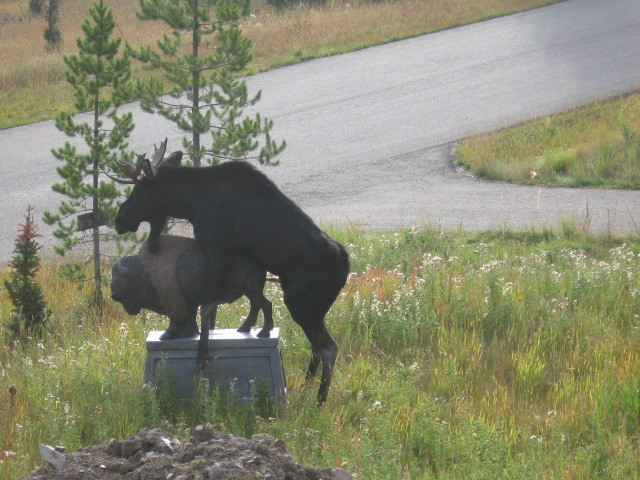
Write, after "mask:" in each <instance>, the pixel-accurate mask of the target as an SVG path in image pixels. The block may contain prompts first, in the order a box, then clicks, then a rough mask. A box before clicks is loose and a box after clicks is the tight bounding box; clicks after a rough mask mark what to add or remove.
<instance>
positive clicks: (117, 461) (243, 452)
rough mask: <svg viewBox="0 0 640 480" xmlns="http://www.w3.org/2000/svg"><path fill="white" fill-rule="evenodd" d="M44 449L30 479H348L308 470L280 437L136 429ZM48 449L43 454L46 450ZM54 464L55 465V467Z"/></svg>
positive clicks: (340, 473) (206, 430)
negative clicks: (66, 448) (81, 444)
mask: <svg viewBox="0 0 640 480" xmlns="http://www.w3.org/2000/svg"><path fill="white" fill-rule="evenodd" d="M43 448H44V449H45V452H44V455H43V456H44V457H46V458H49V460H48V461H49V462H51V464H48V463H46V464H45V465H43V466H42V467H40V468H38V469H37V470H34V471H33V472H31V474H30V475H29V476H27V477H25V479H29V480H85V479H86V480H89V479H109V480H115V479H127V480H128V479H131V480H250V479H265V480H266V479H272V480H348V479H351V478H352V477H351V475H350V474H348V473H347V472H346V471H344V470H342V469H328V468H309V467H304V466H302V465H300V464H298V463H296V462H295V461H294V460H293V458H292V457H291V455H289V454H288V453H287V450H286V449H285V444H284V442H283V441H282V440H277V439H275V438H273V437H270V436H269V435H254V436H253V437H252V438H251V440H248V439H246V438H242V437H234V436H233V435H227V434H223V433H218V432H215V431H214V430H213V429H211V428H209V427H202V426H199V427H196V429H195V430H194V432H193V436H192V437H190V438H179V437H174V436H173V435H170V434H168V433H167V432H164V431H163V430H160V429H153V430H141V431H140V432H139V433H137V434H135V435H130V436H129V437H127V439H126V440H123V441H118V440H111V441H108V442H103V443H99V444H97V445H92V446H89V447H85V448H81V449H80V450H78V451H77V452H75V453H64V452H62V451H61V450H62V449H60V448H59V447H56V450H57V451H53V449H47V447H43ZM47 452H48V453H47ZM53 464H58V465H59V467H58V468H56V467H55V466H54V465H53Z"/></svg>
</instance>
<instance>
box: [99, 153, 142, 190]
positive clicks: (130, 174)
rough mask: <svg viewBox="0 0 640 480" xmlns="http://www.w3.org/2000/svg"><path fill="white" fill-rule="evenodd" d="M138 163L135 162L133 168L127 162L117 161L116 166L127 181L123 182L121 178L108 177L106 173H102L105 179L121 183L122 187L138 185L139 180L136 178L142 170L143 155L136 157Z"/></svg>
mask: <svg viewBox="0 0 640 480" xmlns="http://www.w3.org/2000/svg"><path fill="white" fill-rule="evenodd" d="M137 157H138V161H137V162H136V166H135V167H134V166H133V165H131V164H130V163H128V162H121V161H119V160H117V163H118V166H119V167H120V170H122V173H124V174H125V175H126V176H127V178H128V179H129V180H125V179H123V178H117V177H114V176H112V175H109V174H108V173H107V172H104V173H105V175H106V176H107V177H109V178H110V179H111V180H113V181H114V182H117V183H122V184H124V185H133V184H138V183H140V179H139V178H138V176H139V175H140V171H141V170H142V164H143V163H144V161H145V160H146V158H145V155H144V154H143V155H137Z"/></svg>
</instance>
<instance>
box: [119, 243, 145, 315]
mask: <svg viewBox="0 0 640 480" xmlns="http://www.w3.org/2000/svg"><path fill="white" fill-rule="evenodd" d="M111 274H112V279H111V298H112V299H113V300H115V301H116V302H120V303H121V304H122V306H123V307H124V309H125V310H126V311H127V313H128V314H129V315H137V314H138V313H140V310H141V309H142V308H146V307H147V302H148V299H146V298H144V294H143V293H142V292H144V291H146V290H147V289H146V288H142V287H143V285H141V283H143V282H148V279H146V278H145V276H144V275H143V274H144V267H143V265H142V260H140V257H139V256H138V255H127V256H126V257H122V258H120V259H119V260H118V261H117V262H116V264H115V265H114V266H113V269H112V270H111Z"/></svg>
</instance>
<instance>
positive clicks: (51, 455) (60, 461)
mask: <svg viewBox="0 0 640 480" xmlns="http://www.w3.org/2000/svg"><path fill="white" fill-rule="evenodd" d="M40 456H41V457H42V459H43V460H44V461H45V462H47V463H48V464H49V465H51V466H53V467H54V468H62V467H63V466H64V464H65V463H66V460H65V457H64V454H63V453H62V452H58V451H56V449H55V448H53V447H50V446H49V445H43V444H42V443H41V444H40Z"/></svg>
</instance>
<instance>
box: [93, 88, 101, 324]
mask: <svg viewBox="0 0 640 480" xmlns="http://www.w3.org/2000/svg"><path fill="white" fill-rule="evenodd" d="M94 101H95V103H94V111H93V139H94V142H95V141H97V140H96V139H97V138H98V134H99V133H100V132H99V129H98V120H99V117H98V115H99V112H98V102H99V101H100V98H99V96H98V92H96V94H95V99H94ZM93 150H94V157H93V188H94V189H96V190H97V189H98V186H99V184H98V176H99V172H98V167H99V165H98V160H99V159H98V154H97V151H96V148H95V145H94V148H93ZM92 200H93V202H92V203H93V205H92V213H93V230H92V231H93V276H94V279H95V292H94V302H95V305H96V306H97V307H98V309H99V311H100V312H102V273H101V272H100V210H99V205H98V196H97V195H96V194H95V193H94V194H93V196H92Z"/></svg>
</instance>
